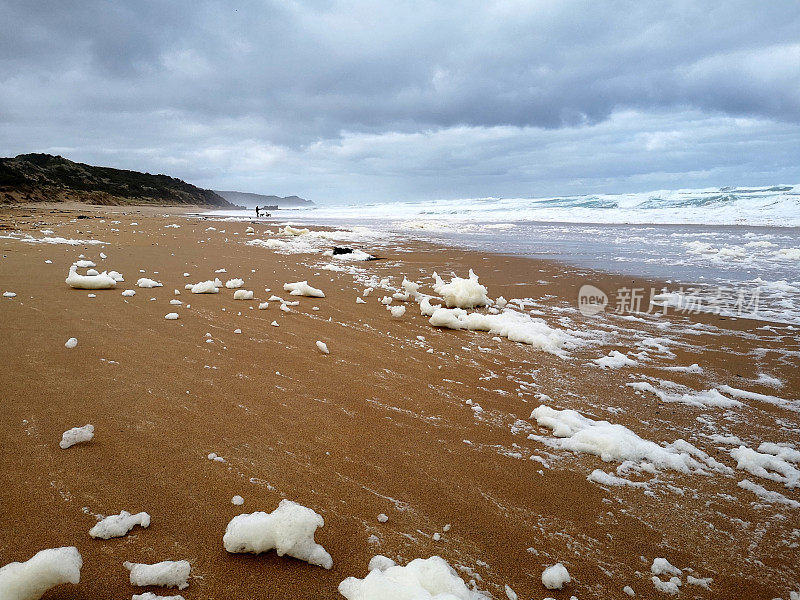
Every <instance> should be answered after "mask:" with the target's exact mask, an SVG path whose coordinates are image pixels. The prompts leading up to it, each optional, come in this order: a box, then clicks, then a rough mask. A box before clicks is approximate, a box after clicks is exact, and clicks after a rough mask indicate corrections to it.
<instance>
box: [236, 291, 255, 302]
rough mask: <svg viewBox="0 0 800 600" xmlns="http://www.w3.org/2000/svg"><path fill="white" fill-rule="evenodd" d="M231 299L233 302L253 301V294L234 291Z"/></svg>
mask: <svg viewBox="0 0 800 600" xmlns="http://www.w3.org/2000/svg"><path fill="white" fill-rule="evenodd" d="M233 299H234V300H252V299H253V292H252V290H236V291H235V292H233Z"/></svg>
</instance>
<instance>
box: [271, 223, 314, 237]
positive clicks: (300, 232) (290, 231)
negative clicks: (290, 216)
mask: <svg viewBox="0 0 800 600" xmlns="http://www.w3.org/2000/svg"><path fill="white" fill-rule="evenodd" d="M278 233H283V234H285V235H292V236H297V235H306V234H307V233H311V230H310V229H306V228H303V229H298V228H296V227H292V226H291V225H287V226H286V227H283V228H282V229H281V228H279V229H278Z"/></svg>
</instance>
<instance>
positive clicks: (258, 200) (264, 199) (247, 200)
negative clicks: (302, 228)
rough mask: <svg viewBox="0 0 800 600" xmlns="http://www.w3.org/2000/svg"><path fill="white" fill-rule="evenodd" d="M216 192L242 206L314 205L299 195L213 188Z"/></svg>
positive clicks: (291, 206)
mask: <svg viewBox="0 0 800 600" xmlns="http://www.w3.org/2000/svg"><path fill="white" fill-rule="evenodd" d="M214 192H216V193H217V194H219V195H220V196H222V197H223V198H225V199H226V200H227V201H228V202H232V203H233V204H241V205H244V206H250V207H252V206H264V205H266V206H276V205H277V206H278V208H306V207H311V206H314V203H313V202H312V201H311V200H305V199H304V198H300V197H299V196H285V197H283V198H282V197H281V196H266V195H264V194H252V193H250V192H233V191H220V190H214Z"/></svg>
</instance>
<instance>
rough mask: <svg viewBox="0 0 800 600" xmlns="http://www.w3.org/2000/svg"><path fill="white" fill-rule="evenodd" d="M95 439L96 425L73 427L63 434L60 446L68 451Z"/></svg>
mask: <svg viewBox="0 0 800 600" xmlns="http://www.w3.org/2000/svg"><path fill="white" fill-rule="evenodd" d="M93 437H94V425H84V426H83V427H73V428H72V429H68V430H67V431H65V432H64V433H62V434H61V441H60V442H59V443H58V445H59V446H60V447H61V448H62V449H63V450H66V449H67V448H69V447H71V446H74V445H75V444H80V443H81V442H88V441H90V440H91V439H92V438H93Z"/></svg>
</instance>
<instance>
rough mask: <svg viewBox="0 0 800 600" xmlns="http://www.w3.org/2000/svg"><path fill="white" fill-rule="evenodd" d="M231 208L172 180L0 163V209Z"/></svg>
mask: <svg viewBox="0 0 800 600" xmlns="http://www.w3.org/2000/svg"><path fill="white" fill-rule="evenodd" d="M63 201H75V202H86V203H89V204H104V205H111V204H113V205H116V204H159V205H181V204H186V205H193V204H199V205H206V206H222V207H227V206H230V203H229V202H228V201H227V200H225V199H224V198H222V197H221V196H218V195H217V194H215V193H214V192H213V191H211V190H204V189H200V188H198V187H196V186H194V185H192V184H190V183H186V182H185V181H182V180H180V179H176V178H175V177H169V176H167V175H151V174H150V173H139V172H137V171H126V170H122V169H112V168H110V167H96V166H92V165H86V164H83V163H76V162H73V161H71V160H67V159H66V158H63V157H61V156H52V155H50V154H20V155H19V156H16V157H14V158H0V203H13V202H63Z"/></svg>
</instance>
